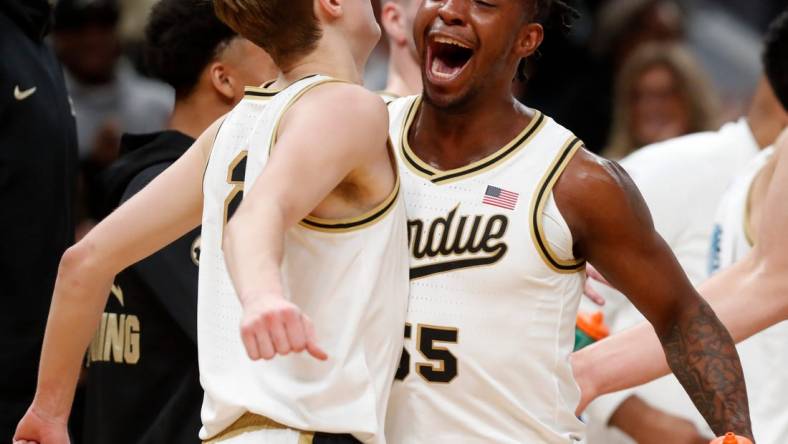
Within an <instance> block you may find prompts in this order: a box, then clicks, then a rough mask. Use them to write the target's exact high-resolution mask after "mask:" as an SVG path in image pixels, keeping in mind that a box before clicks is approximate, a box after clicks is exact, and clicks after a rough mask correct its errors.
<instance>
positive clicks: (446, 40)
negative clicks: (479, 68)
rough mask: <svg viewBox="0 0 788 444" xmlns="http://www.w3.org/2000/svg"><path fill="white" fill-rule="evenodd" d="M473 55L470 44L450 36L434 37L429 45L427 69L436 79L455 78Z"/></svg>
mask: <svg viewBox="0 0 788 444" xmlns="http://www.w3.org/2000/svg"><path fill="white" fill-rule="evenodd" d="M471 57H473V49H471V47H470V46H468V45H466V44H465V43H462V42H460V41H457V40H454V39H452V38H450V37H435V38H434V39H433V40H432V41H431V42H430V45H429V58H428V60H427V62H428V63H429V65H428V67H429V71H430V73H431V74H432V76H433V77H434V78H436V79H445V80H450V79H454V78H456V77H457V76H458V75H459V74H460V73H461V72H462V70H463V69H464V68H465V67H466V66H467V65H468V62H469V61H470V60H471Z"/></svg>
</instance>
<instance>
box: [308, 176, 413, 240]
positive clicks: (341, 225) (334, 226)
mask: <svg viewBox="0 0 788 444" xmlns="http://www.w3.org/2000/svg"><path fill="white" fill-rule="evenodd" d="M398 194H399V184H397V188H395V189H394V190H393V191H392V192H391V195H390V197H391V196H393V198H391V199H390V200H389V202H388V203H387V204H386V205H385V206H384V207H383V208H381V209H380V210H378V211H376V212H375V213H374V214H371V215H369V216H367V217H365V218H363V219H359V220H354V221H352V222H338V223H322V222H315V221H314V220H310V219H309V218H305V219H303V220H302V221H301V223H303V224H304V225H307V226H309V227H312V228H317V229H321V230H348V229H352V228H357V227H361V226H364V225H367V224H369V223H372V222H374V221H375V220H377V219H379V218H381V217H383V216H384V215H385V214H386V213H388V212H389V210H391V207H393V206H394V204H395V203H396V202H397V196H398Z"/></svg>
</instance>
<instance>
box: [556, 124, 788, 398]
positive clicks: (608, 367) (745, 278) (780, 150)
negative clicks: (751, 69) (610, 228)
mask: <svg viewBox="0 0 788 444" xmlns="http://www.w3.org/2000/svg"><path fill="white" fill-rule="evenodd" d="M775 148H776V152H775V157H774V161H773V163H774V171H773V173H771V180H770V183H769V184H768V186H767V187H763V188H759V187H756V188H755V189H754V190H753V195H752V198H753V199H754V200H755V201H758V202H761V204H760V205H758V207H757V209H755V211H758V212H759V213H760V214H759V217H758V218H757V220H758V222H757V223H756V225H755V234H756V237H757V239H758V242H757V243H756V244H755V247H754V248H753V250H752V251H751V252H750V253H749V254H748V255H747V256H746V257H745V258H744V259H742V260H741V261H739V262H737V263H736V264H735V265H733V266H731V267H729V268H727V269H725V270H723V271H721V272H719V273H717V274H716V275H714V276H713V277H712V278H710V279H709V280H707V281H706V282H704V283H703V284H702V285H701V286H700V287H699V289H698V290H699V292H700V294H702V295H703V297H704V298H705V299H706V300H707V301H708V302H709V304H711V307H712V308H713V309H714V311H715V312H716V313H717V315H718V316H719V318H720V319H721V320H722V321H723V323H724V324H725V326H726V327H727V328H728V330H729V331H730V333H731V335H732V336H733V338H734V339H735V340H736V341H737V342H738V341H743V340H744V339H747V338H748V337H750V336H752V335H753V334H755V333H757V332H759V331H761V330H764V329H766V328H768V327H770V326H772V325H774V324H776V323H778V322H781V321H784V320H786V319H788V298H786V297H785V295H786V292H788V275H786V273H785V270H786V267H788V238H787V237H786V236H785V231H784V230H785V226H786V224H788V206H786V205H785V202H788V155H787V154H786V151H787V150H788V130H786V131H785V132H783V134H782V135H781V137H780V139H779V140H778V142H777V143H776V144H775ZM761 193H765V194H761ZM648 279H650V280H651V282H652V283H653V284H654V285H665V284H664V283H665V282H669V278H667V277H665V276H662V275H660V274H659V273H654V274H653V276H652V277H650V278H648ZM612 282H613V280H611V283H612ZM614 285H617V284H614ZM704 310H705V309H704ZM699 325H700V326H701V327H703V326H704V325H703V324H699ZM700 331H701V332H703V331H710V330H709V329H708V328H707V329H706V330H700ZM657 339H658V338H657V336H656V335H655V332H654V329H653V328H652V327H651V326H650V325H648V324H645V323H644V324H641V325H638V326H635V327H633V328H631V329H629V330H626V331H624V332H621V333H619V334H616V335H614V336H612V337H610V338H608V339H606V340H604V341H601V342H598V343H597V344H594V345H592V346H590V347H588V348H586V349H583V350H581V351H579V352H577V353H575V354H574V355H573V356H572V365H573V367H574V371H575V376H576V379H577V381H578V383H579V384H580V387H581V390H582V392H583V399H582V401H581V404H580V406H579V408H578V411H582V410H583V409H584V408H585V406H586V405H588V403H589V402H591V401H592V400H593V399H595V398H596V397H597V396H600V395H603V394H606V393H612V392H615V391H618V390H623V389H626V388H630V387H634V386H637V385H641V384H645V383H647V382H649V381H652V380H654V379H656V378H658V377H660V376H664V375H665V374H667V373H669V371H670V368H669V367H668V362H666V361H665V359H663V357H662V353H661V352H660V349H659V342H658V340H657ZM679 345H680V346H681V344H679ZM721 369H723V367H720V370H721ZM720 375H721V376H725V374H724V373H720Z"/></svg>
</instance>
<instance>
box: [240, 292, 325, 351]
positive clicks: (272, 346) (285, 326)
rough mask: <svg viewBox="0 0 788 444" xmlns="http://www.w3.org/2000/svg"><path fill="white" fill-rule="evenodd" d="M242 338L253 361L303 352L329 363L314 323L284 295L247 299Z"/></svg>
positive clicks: (242, 320)
mask: <svg viewBox="0 0 788 444" xmlns="http://www.w3.org/2000/svg"><path fill="white" fill-rule="evenodd" d="M241 338H242V339H243V343H244V347H245V348H246V353H247V354H248V355H249V358H251V359H253V360H258V359H266V360H267V359H272V358H273V357H274V356H276V355H283V356H284V355H287V354H290V353H291V352H292V353H301V352H303V351H306V352H308V353H309V354H310V355H312V356H313V357H314V358H316V359H319V360H321V361H325V360H326V359H328V355H327V354H326V352H324V351H323V350H322V349H321V348H320V347H319V346H318V345H317V340H316V339H315V328H314V326H313V325H312V320H310V319H309V317H308V316H307V315H305V314H304V313H302V312H301V309H300V308H298V307H297V306H296V305H295V304H293V303H292V302H290V301H288V300H287V299H285V298H283V297H282V296H280V295H272V296H259V297H252V298H247V299H245V303H244V311H243V318H242V319H241Z"/></svg>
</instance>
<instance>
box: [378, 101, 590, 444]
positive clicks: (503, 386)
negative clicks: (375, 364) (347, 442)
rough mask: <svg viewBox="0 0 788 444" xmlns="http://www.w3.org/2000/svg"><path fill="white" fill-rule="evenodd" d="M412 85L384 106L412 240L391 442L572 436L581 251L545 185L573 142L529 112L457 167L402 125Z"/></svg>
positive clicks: (412, 106)
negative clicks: (412, 138)
mask: <svg viewBox="0 0 788 444" xmlns="http://www.w3.org/2000/svg"><path fill="white" fill-rule="evenodd" d="M420 101H421V100H420V98H419V97H409V98H404V99H399V100H397V101H394V102H393V103H392V104H391V105H390V106H389V113H390V116H391V125H390V128H391V135H392V142H393V143H394V146H395V150H396V151H397V153H398V155H399V160H400V175H401V177H402V179H401V180H402V187H403V193H404V197H405V203H406V205H407V207H408V218H409V222H408V228H409V240H410V248H411V269H410V276H411V286H410V305H409V308H408V322H407V324H406V326H405V336H406V339H405V353H404V354H403V358H402V360H401V362H400V368H399V370H398V372H397V381H396V382H395V383H394V388H393V389H392V396H391V403H390V406H389V416H388V423H387V426H386V434H387V437H388V439H389V441H390V442H393V443H398V444H400V443H402V444H413V443H487V444H491V443H528V444H532V443H549V444H553V443H556V444H557V443H562V444H565V443H571V442H574V441H578V440H580V439H581V438H582V435H583V432H584V427H583V424H582V423H581V422H580V421H579V420H578V419H577V418H576V417H575V415H574V410H575V407H576V406H577V404H578V401H579V399H580V393H579V390H578V387H577V385H576V384H575V382H574V379H573V376H572V368H571V367H570V364H569V355H570V353H571V352H572V349H573V347H574V342H575V336H574V334H575V320H576V315H577V307H578V303H579V300H580V297H581V294H582V288H583V282H584V279H585V273H584V262H583V261H581V260H576V259H575V258H574V257H573V256H572V236H571V232H570V230H569V228H568V226H567V224H566V222H565V221H564V219H563V217H562V216H561V214H560V213H559V211H558V208H557V207H556V204H555V201H554V200H553V195H552V187H553V185H554V184H555V183H556V181H557V179H558V178H559V176H560V175H561V173H562V172H563V170H564V168H565V167H566V165H567V164H568V162H569V160H571V158H572V156H573V155H574V154H575V152H576V151H577V150H578V149H579V148H580V147H581V145H582V143H581V142H580V141H579V140H578V139H577V138H576V137H574V135H572V133H570V132H569V131H568V130H566V129H564V128H563V127H561V126H560V125H558V124H557V123H555V122H554V121H553V120H551V119H550V118H549V117H546V116H544V115H542V114H541V113H538V112H537V113H536V114H535V116H534V118H533V121H532V122H531V124H530V125H529V126H528V127H527V128H525V129H524V130H523V131H522V133H521V134H520V135H518V136H517V137H516V138H515V139H514V140H513V141H512V142H511V143H509V144H508V145H506V146H505V147H503V148H501V149H500V150H499V151H497V152H495V153H493V154H492V155H490V156H488V157H486V158H484V159H482V160H480V161H478V162H474V163H472V164H470V165H468V166H465V167H463V168H459V169H456V170H452V171H439V170H437V169H435V168H434V167H432V166H430V165H428V164H427V163H425V162H423V161H421V160H420V159H419V158H418V157H417V156H416V155H415V154H414V153H413V151H412V150H411V149H410V147H409V146H408V141H407V135H408V130H409V127H410V125H411V122H412V120H413V118H414V116H415V114H416V112H417V110H418V106H419V104H420Z"/></svg>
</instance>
